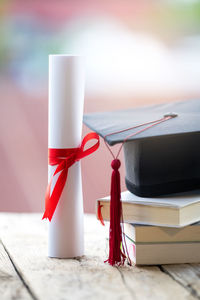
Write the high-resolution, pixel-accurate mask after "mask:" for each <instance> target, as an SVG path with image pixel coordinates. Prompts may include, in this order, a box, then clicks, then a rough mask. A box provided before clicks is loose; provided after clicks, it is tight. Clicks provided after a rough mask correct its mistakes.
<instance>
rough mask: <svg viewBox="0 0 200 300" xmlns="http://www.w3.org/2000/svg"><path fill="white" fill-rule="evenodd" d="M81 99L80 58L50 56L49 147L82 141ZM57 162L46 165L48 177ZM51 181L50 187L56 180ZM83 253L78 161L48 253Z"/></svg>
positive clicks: (51, 231) (71, 145)
mask: <svg viewBox="0 0 200 300" xmlns="http://www.w3.org/2000/svg"><path fill="white" fill-rule="evenodd" d="M83 103H84V70H83V58H82V57H80V56H67V55H50V56H49V138H48V144H49V148H77V147H78V146H80V144H81V133H82V118H83ZM55 169H56V166H50V165H49V167H48V177H49V180H50V178H51V176H52V175H53V173H54V171H55ZM56 178H57V177H56V176H55V179H54V180H53V183H52V189H53V187H54V185H55V182H56ZM83 254H84V239H83V199H82V181H81V166H80V162H76V163H75V164H74V165H72V166H71V167H70V168H69V171H68V177H67V181H66V184H65V187H64V189H63V193H62V195H61V197H60V200H59V202H58V205H57V207H56V210H55V212H54V215H53V218H52V220H51V222H50V223H49V230H48V256H50V257H58V258H71V257H76V256H81V255H83Z"/></svg>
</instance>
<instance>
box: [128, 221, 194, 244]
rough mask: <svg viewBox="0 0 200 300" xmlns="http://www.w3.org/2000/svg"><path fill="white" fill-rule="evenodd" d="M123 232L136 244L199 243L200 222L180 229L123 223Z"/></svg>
mask: <svg viewBox="0 0 200 300" xmlns="http://www.w3.org/2000/svg"><path fill="white" fill-rule="evenodd" d="M123 230H124V233H125V235H126V236H128V237H129V238H130V239H131V240H132V241H134V242H136V243H178V242H200V222H197V223H194V224H192V225H189V226H186V227H181V228H175V227H174V228H173V227H160V226H150V225H139V224H128V223H125V224H123Z"/></svg>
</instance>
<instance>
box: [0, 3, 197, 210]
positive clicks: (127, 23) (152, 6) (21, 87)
mask: <svg viewBox="0 0 200 300" xmlns="http://www.w3.org/2000/svg"><path fill="white" fill-rule="evenodd" d="M70 53H71V54H73V53H78V54H83V55H85V56H86V61H87V64H86V66H87V68H86V91H85V112H93V111H106V110H115V109H121V108H123V109H125V108H129V107H131V108H132V107H136V106H142V105H149V104H154V103H161V102H167V101H176V100H182V99H190V98H197V97H199V96H200V83H199V80H200V1H194V0H101V1H97V0H71V1H70V0H42V1H41V0H5V1H4V0H1V1H0V91H1V98H0V112H1V117H0V162H1V173H0V174H1V175H0V176H1V179H0V191H1V197H0V211H17V212H20V211H26V212H36V211H42V210H43V209H44V194H45V188H46V185H47V121H48V55H49V54H70ZM86 132H89V130H88V129H86V128H85V127H84V128H83V134H85V133H86ZM115 150H117V149H115ZM110 161H111V157H110V154H109V152H108V151H107V150H106V149H105V146H104V144H103V143H101V148H100V150H98V152H96V153H95V154H93V155H92V156H90V157H88V158H85V159H84V160H82V177H83V193H84V209H85V212H94V211H95V201H96V199H97V198H99V197H102V196H106V195H108V194H109V190H110V172H111V169H110ZM121 174H122V190H124V189H125V185H124V176H123V174H124V168H123V167H122V170H121Z"/></svg>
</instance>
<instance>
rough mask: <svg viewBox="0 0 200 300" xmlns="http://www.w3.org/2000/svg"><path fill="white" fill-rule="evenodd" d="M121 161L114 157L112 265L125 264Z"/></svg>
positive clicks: (110, 249)
mask: <svg viewBox="0 0 200 300" xmlns="http://www.w3.org/2000/svg"><path fill="white" fill-rule="evenodd" d="M120 166H121V162H120V160H119V159H114V160H113V161H112V163H111V167H112V168H113V171H112V178H111V198H110V237H109V257H108V260H107V261H108V263H109V264H110V265H112V266H113V265H116V264H117V265H121V264H124V260H125V255H124V254H123V253H122V251H121V244H122V230H121V225H120V223H121V219H122V204H121V188H120V173H119V168H120Z"/></svg>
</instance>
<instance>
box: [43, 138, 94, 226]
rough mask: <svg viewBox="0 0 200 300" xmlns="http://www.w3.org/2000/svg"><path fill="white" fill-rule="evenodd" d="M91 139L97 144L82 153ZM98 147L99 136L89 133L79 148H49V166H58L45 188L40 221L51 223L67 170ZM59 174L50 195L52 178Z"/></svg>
mask: <svg viewBox="0 0 200 300" xmlns="http://www.w3.org/2000/svg"><path fill="white" fill-rule="evenodd" d="M92 139H96V140H97V143H96V144H95V145H93V146H92V147H90V148H88V149H86V150H85V151H84V147H85V145H86V143H87V142H88V141H90V140H92ZM98 147H99V136H98V134H96V133H95V132H91V133H88V134H87V135H86V136H85V137H84V139H83V141H82V143H81V146H80V147H79V148H71V149H51V148H49V165H51V166H55V165H58V166H57V168H56V170H55V172H54V174H53V176H52V177H51V179H50V181H49V184H48V186H47V190H46V195H45V212H44V215H43V218H42V219H49V221H51V219H52V217H53V214H54V212H55V209H56V206H57V204H58V201H59V199H60V196H61V194H62V191H63V188H64V186H65V183H66V180H67V175H68V169H69V168H70V167H71V166H72V165H73V164H74V163H75V162H77V161H79V160H80V159H82V158H83V157H86V156H88V155H90V154H92V153H93V152H95V151H96V150H97V149H98ZM59 172H60V175H59V177H58V179H57V181H56V184H55V186H54V189H53V192H52V194H51V195H50V192H51V184H52V180H53V177H54V176H55V175H56V174H57V173H59Z"/></svg>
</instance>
